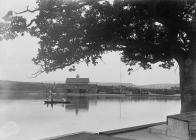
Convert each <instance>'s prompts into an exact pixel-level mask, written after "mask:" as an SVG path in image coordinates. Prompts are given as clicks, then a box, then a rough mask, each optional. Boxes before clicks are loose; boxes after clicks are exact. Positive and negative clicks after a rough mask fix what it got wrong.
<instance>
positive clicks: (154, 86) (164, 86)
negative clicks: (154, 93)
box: [137, 83, 179, 89]
mask: <svg viewBox="0 0 196 140" xmlns="http://www.w3.org/2000/svg"><path fill="white" fill-rule="evenodd" d="M137 87H138V88H147V89H170V88H171V87H179V84H169V83H164V84H151V85H142V86H137Z"/></svg>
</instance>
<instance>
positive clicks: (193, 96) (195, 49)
mask: <svg viewBox="0 0 196 140" xmlns="http://www.w3.org/2000/svg"><path fill="white" fill-rule="evenodd" d="M190 45H191V47H190V52H189V54H187V55H186V56H185V57H183V58H182V59H181V60H180V61H179V67H180V91H181V113H184V112H191V111H196V34H195V32H194V34H192V36H191V44H190Z"/></svg>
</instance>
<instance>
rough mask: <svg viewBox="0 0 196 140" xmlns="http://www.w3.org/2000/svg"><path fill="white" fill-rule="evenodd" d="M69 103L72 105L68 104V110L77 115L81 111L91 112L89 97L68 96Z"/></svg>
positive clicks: (66, 106)
mask: <svg viewBox="0 0 196 140" xmlns="http://www.w3.org/2000/svg"><path fill="white" fill-rule="evenodd" d="M67 100H68V101H71V104H66V105H65V109H66V110H75V113H76V115H77V114H78V113H79V111H88V110H89V99H88V97H87V96H72V97H71V96H68V97H67Z"/></svg>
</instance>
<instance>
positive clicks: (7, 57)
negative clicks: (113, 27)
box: [0, 0, 179, 85]
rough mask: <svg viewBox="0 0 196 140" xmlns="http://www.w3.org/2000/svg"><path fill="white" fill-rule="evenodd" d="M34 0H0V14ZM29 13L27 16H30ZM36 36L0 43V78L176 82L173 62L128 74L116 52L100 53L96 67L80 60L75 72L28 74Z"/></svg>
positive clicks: (25, 5) (16, 79) (176, 73)
mask: <svg viewBox="0 0 196 140" xmlns="http://www.w3.org/2000/svg"><path fill="white" fill-rule="evenodd" d="M35 2H36V0H0V16H1V17H2V16H3V15H5V13H6V12H7V11H8V10H14V11H17V12H18V11H22V10H25V9H26V7H27V5H29V6H30V7H29V8H34V7H35ZM31 16H33V15H30V17H31ZM38 41H39V39H37V38H34V37H31V36H30V35H25V36H23V37H18V38H16V39H15V40H9V41H5V40H4V41H1V42H0V80H12V81H27V82H55V81H57V82H59V81H61V82H63V81H65V79H66V78H67V77H75V76H76V75H77V74H79V75H80V77H85V78H86V77H89V78H90V81H91V82H122V83H133V84H135V85H146V84H160V83H179V69H178V66H177V64H175V66H174V67H173V68H172V69H170V70H167V69H163V68H160V67H158V64H155V65H153V69H151V70H143V69H142V68H140V69H138V70H136V71H134V72H132V73H131V75H128V72H127V69H128V67H127V66H125V64H124V63H122V62H121V61H120V54H119V53H108V54H105V55H103V61H99V64H98V65H96V66H92V65H90V66H88V67H87V66H86V64H84V63H82V64H80V65H77V67H76V68H77V69H76V71H75V72H69V71H68V70H67V69H64V70H57V71H55V72H51V73H49V74H41V75H39V76H38V77H36V78H33V77H32V74H33V73H35V72H36V71H37V70H38V69H39V67H38V66H36V65H34V64H33V62H32V58H33V57H35V56H36V54H37V49H38V48H39V45H38Z"/></svg>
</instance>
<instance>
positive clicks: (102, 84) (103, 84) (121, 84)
mask: <svg viewBox="0 0 196 140" xmlns="http://www.w3.org/2000/svg"><path fill="white" fill-rule="evenodd" d="M92 84H97V85H100V86H125V87H137V86H136V85H134V84H132V83H118V82H108V83H101V82H92Z"/></svg>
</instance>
